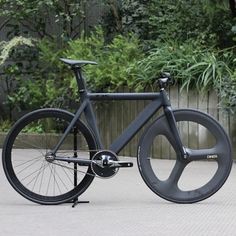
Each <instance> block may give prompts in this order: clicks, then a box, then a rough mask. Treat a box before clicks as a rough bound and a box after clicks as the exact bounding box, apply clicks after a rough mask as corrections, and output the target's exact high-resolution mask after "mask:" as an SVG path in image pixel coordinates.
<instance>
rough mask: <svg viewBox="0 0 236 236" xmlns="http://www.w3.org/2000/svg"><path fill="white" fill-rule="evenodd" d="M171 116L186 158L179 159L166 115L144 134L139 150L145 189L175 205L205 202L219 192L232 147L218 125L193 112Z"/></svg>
mask: <svg viewBox="0 0 236 236" xmlns="http://www.w3.org/2000/svg"><path fill="white" fill-rule="evenodd" d="M174 116H175V119H176V121H177V127H178V130H179V133H180V137H181V140H182V143H183V145H184V146H185V148H186V150H187V152H188V153H189V158H187V160H186V159H184V158H183V157H181V156H180V154H179V152H178V148H177V145H176V142H175V140H174V138H173V135H172V131H171V130H170V128H169V125H168V122H167V120H166V118H165V116H161V117H160V118H158V119H157V120H156V121H155V122H154V123H153V124H152V125H151V126H150V127H149V128H148V129H147V130H146V131H145V133H144V135H143V136H142V138H141V140H140V144H139V148H138V167H139V170H140V173H141V175H142V177H143V179H144V181H145V183H146V184H147V185H148V187H149V188H150V189H151V190H152V191H153V192H155V193H156V194H157V195H159V196H160V197H162V198H164V199H166V200H169V201H172V202H177V203H194V202H198V201H201V200H204V199H206V198H208V197H210V196H211V195H212V194H214V193H215V192H216V191H217V190H219V189H220V188H221V187H222V185H223V184H224V182H225V181H226V179H227V177H228V176H229V173H230V170H231V166H232V156H231V155H232V153H231V144H230V141H229V139H228V136H227V134H226V133H225V131H224V130H223V128H222V127H221V125H220V124H219V123H218V122H217V121H216V120H214V119H213V118H212V117H210V116H209V115H207V114H205V113H202V112H199V111H195V110H189V109H185V110H176V111H174Z"/></svg>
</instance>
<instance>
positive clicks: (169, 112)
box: [161, 89, 188, 160]
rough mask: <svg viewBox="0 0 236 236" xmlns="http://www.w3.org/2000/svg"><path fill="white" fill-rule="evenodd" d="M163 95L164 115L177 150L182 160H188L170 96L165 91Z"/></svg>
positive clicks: (162, 91)
mask: <svg viewBox="0 0 236 236" xmlns="http://www.w3.org/2000/svg"><path fill="white" fill-rule="evenodd" d="M161 94H162V99H163V104H164V106H163V109H164V114H165V116H166V119H167V122H168V125H169V127H170V130H171V132H172V133H173V137H174V139H175V142H176V145H177V148H178V153H179V154H180V158H181V159H184V160H186V159H187V158H188V154H187V152H186V149H185V147H184V145H183V143H182V141H181V138H180V135H179V131H178V128H177V125H176V124H177V123H176V120H175V117H174V113H173V109H172V107H171V104H170V101H169V98H168V95H167V93H166V91H165V90H164V89H162V90H161Z"/></svg>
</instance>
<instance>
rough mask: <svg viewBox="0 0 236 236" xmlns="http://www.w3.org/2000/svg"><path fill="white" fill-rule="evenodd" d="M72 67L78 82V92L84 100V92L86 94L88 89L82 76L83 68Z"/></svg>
mask: <svg viewBox="0 0 236 236" xmlns="http://www.w3.org/2000/svg"><path fill="white" fill-rule="evenodd" d="M71 68H72V70H73V71H74V74H75V78H76V82H77V85H78V92H79V94H80V97H81V99H82V100H83V97H84V96H83V94H86V93H87V90H86V85H85V81H84V78H83V76H82V68H81V67H80V66H72V67H71Z"/></svg>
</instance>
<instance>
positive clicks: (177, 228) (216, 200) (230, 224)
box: [0, 159, 236, 236]
mask: <svg viewBox="0 0 236 236" xmlns="http://www.w3.org/2000/svg"><path fill="white" fill-rule="evenodd" d="M133 161H134V164H135V165H134V167H133V168H130V169H122V170H120V171H119V172H118V174H117V175H116V176H115V177H114V178H112V179H109V180H101V179H95V181H94V182H93V183H92V185H91V186H90V188H89V189H88V190H87V191H86V192H85V193H84V194H83V195H82V196H81V200H89V201H90V203H89V204H80V205H77V207H75V208H72V207H71V204H62V205H58V206H41V205H37V204H35V203H32V202H30V201H28V200H26V199H24V198H23V197H21V196H20V195H19V194H18V193H17V192H15V191H14V190H13V188H12V187H11V186H10V184H9V183H8V182H7V180H6V178H5V176H4V173H3V170H2V166H1V165H0V236H13V235H14V236H45V235H46V236H66V235H70V236H73V235H80V236H90V235H96V236H100V235H103V236H106V235H109V236H113V235H114V236H116V235H117V236H118V235H121V236H126V235H127V236H132V235H135V236H145V235H148V236H149V235H150V236H152V235H153V236H154V235H168V236H169V235H175V236H178V235H181V236H184V235H188V236H189V235H201V236H202V235H208V236H209V235H214V236H215V235H220V236H222V235H230V236H231V235H236V166H235V164H234V165H233V169H232V172H231V175H230V177H229V179H228V180H227V182H226V184H225V185H224V186H223V187H222V188H221V189H220V190H219V192H217V193H216V194H215V195H214V196H212V197H211V198H209V199H207V200H205V201H203V202H200V203H195V204H190V205H179V204H174V203H170V202H167V201H165V200H163V199H161V198H159V197H158V196H156V195H155V194H154V193H153V192H152V191H151V190H149V188H148V187H147V186H146V185H145V183H144V182H143V180H142V178H141V176H140V175H139V172H138V169H137V164H136V159H133ZM165 163H167V162H164V163H163V165H165ZM163 170H165V168H163Z"/></svg>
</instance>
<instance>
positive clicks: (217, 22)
mask: <svg viewBox="0 0 236 236" xmlns="http://www.w3.org/2000/svg"><path fill="white" fill-rule="evenodd" d="M107 2H109V4H108V9H109V7H110V11H107V14H106V15H105V17H104V25H105V26H106V27H105V28H108V29H112V33H113V34H114V31H115V30H117V31H118V32H120V31H121V29H122V30H123V32H135V33H137V34H138V35H139V37H140V39H141V40H144V41H148V42H149V43H147V42H146V43H147V46H148V47H149V48H150V42H151V41H156V40H157V39H158V40H162V41H166V40H178V41H180V42H184V41H185V40H188V39H190V38H194V39H198V40H199V41H201V43H202V44H206V45H215V44H217V45H220V46H222V47H227V45H231V44H232V32H231V27H232V24H233V23H232V22H233V19H232V17H231V14H230V12H229V6H228V2H227V0H224V1H220V2H217V1H213V0H212V1H211V0H200V1H199V0H174V1H173V0H150V1H147V0H121V1H120V2H121V4H120V7H118V5H117V6H116V8H115V6H114V4H111V2H113V1H109V0H107ZM114 9H116V10H115V11H114ZM117 14H119V17H117ZM111 15H113V18H112V17H111ZM112 19H113V20H112ZM114 19H116V21H115V22H114ZM119 19H120V23H116V22H117V21H118V20H119ZM120 24H121V25H122V27H117V25H120Z"/></svg>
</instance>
